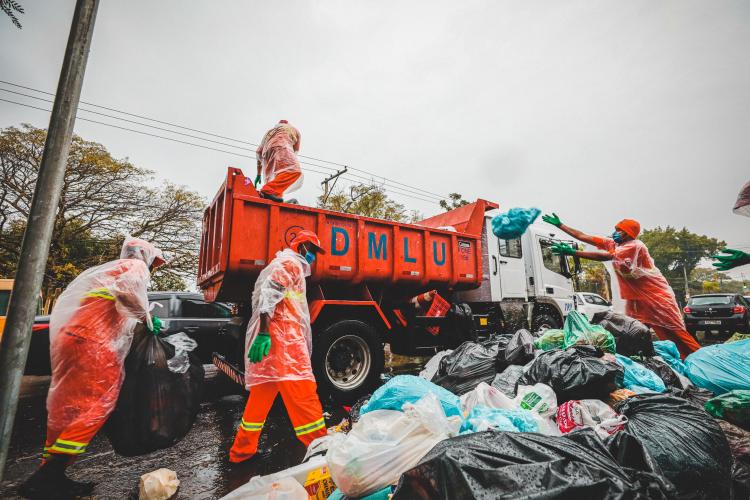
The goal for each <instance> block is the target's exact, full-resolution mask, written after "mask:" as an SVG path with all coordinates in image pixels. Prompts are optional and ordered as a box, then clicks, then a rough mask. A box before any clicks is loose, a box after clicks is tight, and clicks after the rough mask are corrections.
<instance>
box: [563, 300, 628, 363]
mask: <svg viewBox="0 0 750 500" xmlns="http://www.w3.org/2000/svg"><path fill="white" fill-rule="evenodd" d="M563 332H564V334H565V335H564V338H563V347H564V348H565V349H567V348H568V347H571V346H574V345H579V344H589V345H593V346H596V347H599V348H600V349H601V350H602V351H604V352H609V353H612V354H614V353H615V352H616V344H615V338H614V337H613V336H612V334H611V333H609V332H608V331H607V330H605V329H604V327H603V326H599V325H592V324H591V323H589V320H588V319H586V316H584V315H583V314H581V313H579V312H578V311H570V312H569V313H568V317H567V318H565V326H563Z"/></svg>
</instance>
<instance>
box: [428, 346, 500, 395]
mask: <svg viewBox="0 0 750 500" xmlns="http://www.w3.org/2000/svg"><path fill="white" fill-rule="evenodd" d="M509 340H510V336H503V335H500V336H498V337H496V338H494V339H492V340H488V341H485V342H464V343H463V344H461V345H460V346H458V348H457V349H456V350H455V351H453V352H452V353H450V354H448V355H447V356H445V357H444V358H443V359H441V360H440V367H439V368H438V371H437V373H436V374H435V376H434V377H433V378H432V382H434V383H436V384H438V385H439V386H441V387H444V388H446V389H447V390H449V391H450V392H452V393H454V394H458V395H459V396H460V395H461V394H465V393H467V392H469V391H470V390H472V389H473V388H475V387H476V386H477V385H479V383H480V382H487V383H490V382H492V379H494V378H495V375H496V374H497V368H496V363H497V357H498V354H499V353H500V351H501V350H502V349H503V348H505V345H507V343H508V341H509Z"/></svg>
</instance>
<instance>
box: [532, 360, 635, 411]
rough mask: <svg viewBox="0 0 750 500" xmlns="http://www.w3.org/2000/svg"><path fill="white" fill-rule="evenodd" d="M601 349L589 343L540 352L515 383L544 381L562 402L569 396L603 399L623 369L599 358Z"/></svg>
mask: <svg viewBox="0 0 750 500" xmlns="http://www.w3.org/2000/svg"><path fill="white" fill-rule="evenodd" d="M603 354H604V353H603V352H602V350H601V349H599V348H598V347H594V346H591V345H576V346H573V347H570V348H568V349H564V350H561V349H553V350H551V351H547V352H544V353H542V354H540V355H539V356H538V357H537V358H536V359H535V360H534V362H533V363H532V364H531V366H530V367H529V369H528V370H527V371H526V373H524V374H523V376H522V377H521V378H520V379H519V381H518V382H519V384H523V385H534V384H537V383H542V384H547V385H548V386H550V387H552V389H553V390H554V391H555V394H556V395H557V402H558V403H559V404H562V403H564V402H566V401H570V400H571V399H602V400H605V401H606V400H607V396H608V395H609V393H610V392H612V391H614V390H615V389H617V382H618V381H621V380H622V379H623V374H624V372H623V368H622V366H621V365H619V364H618V363H616V362H611V361H606V360H604V359H601V357H602V356H603Z"/></svg>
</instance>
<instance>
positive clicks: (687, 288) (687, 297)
mask: <svg viewBox="0 0 750 500" xmlns="http://www.w3.org/2000/svg"><path fill="white" fill-rule="evenodd" d="M682 276H683V277H684V278H685V304H687V303H688V301H689V300H690V283H688V277H687V269H686V268H685V264H683V265H682Z"/></svg>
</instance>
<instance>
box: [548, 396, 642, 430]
mask: <svg viewBox="0 0 750 500" xmlns="http://www.w3.org/2000/svg"><path fill="white" fill-rule="evenodd" d="M627 421H628V418H627V417H626V416H625V415H618V414H617V413H616V412H615V411H614V410H613V409H612V408H611V407H610V406H609V405H608V404H606V403H604V402H603V401H599V400H598V399H581V400H573V401H568V402H566V403H563V404H561V405H560V407H559V408H558V409H557V426H558V428H559V429H560V432H562V433H563V434H565V433H568V432H570V431H572V430H574V429H578V428H581V427H593V428H594V430H595V431H596V433H597V434H598V435H599V437H601V438H602V439H604V438H606V437H607V436H609V435H611V434H614V433H615V432H617V431H619V430H621V429H622V428H623V426H624V425H625V424H626V423H627Z"/></svg>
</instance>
